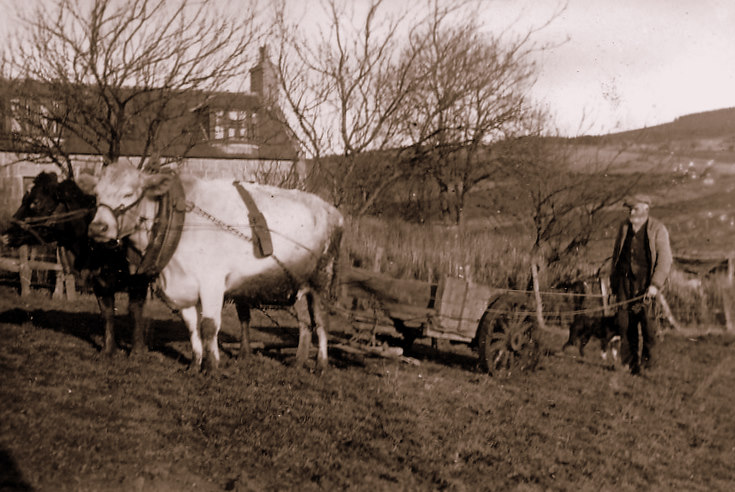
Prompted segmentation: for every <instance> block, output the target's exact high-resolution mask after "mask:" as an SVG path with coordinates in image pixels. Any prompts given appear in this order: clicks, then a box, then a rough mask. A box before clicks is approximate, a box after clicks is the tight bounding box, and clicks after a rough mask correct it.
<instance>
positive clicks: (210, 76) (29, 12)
mask: <svg viewBox="0 0 735 492" xmlns="http://www.w3.org/2000/svg"><path fill="white" fill-rule="evenodd" d="M257 15H258V10H257V8H256V5H255V4H254V3H248V4H243V2H237V3H232V4H229V5H228V4H227V3H226V2H220V1H218V0H177V1H169V0H53V3H52V4H49V2H36V3H35V7H32V8H29V9H21V10H20V11H19V14H18V16H19V18H20V27H19V29H18V32H17V33H14V36H13V38H12V41H11V42H10V44H9V45H8V47H7V49H6V52H5V55H4V58H5V67H6V71H7V72H8V73H7V74H6V76H7V78H8V85H7V86H6V88H5V90H6V91H7V92H8V94H9V95H10V96H11V97H10V99H11V101H12V106H13V107H12V108H11V110H12V111H11V114H12V116H13V118H14V120H15V122H16V123H15V124H16V125H17V128H16V129H15V130H17V131H14V132H13V133H14V135H15V137H16V138H17V139H18V142H16V143H17V145H19V146H20V148H21V149H23V150H24V151H26V152H27V153H28V154H29V156H35V158H36V159H39V160H43V161H46V162H54V163H56V164H57V165H59V166H60V167H61V168H62V170H63V171H65V172H66V173H67V174H68V175H70V176H71V175H72V174H73V170H72V166H71V158H70V156H69V155H68V148H69V146H68V145H66V144H68V143H69V142H71V141H76V142H77V143H81V145H82V146H83V147H84V148H85V150H88V151H89V152H92V153H96V154H99V155H101V156H103V158H104V160H105V162H108V163H109V162H114V161H116V160H117V159H118V158H119V157H120V156H121V155H122V154H123V152H124V147H125V146H126V144H128V145H129V144H131V142H140V145H139V146H138V148H136V149H135V153H136V154H137V155H140V156H141V161H140V165H141V166H143V165H144V164H145V163H147V162H149V161H151V160H152V161H155V160H156V159H158V158H159V157H160V156H161V155H164V154H168V155H176V154H179V155H180V154H181V153H183V152H185V151H186V149H188V148H189V147H190V146H191V145H192V142H193V141H194V140H195V139H196V138H197V137H198V136H196V135H193V134H192V133H191V132H189V131H188V130H187V129H191V127H192V126H193V125H195V124H196V122H197V117H198V109H199V108H200V107H201V105H202V104H205V103H206V98H207V93H208V92H210V91H213V90H222V89H224V88H228V87H233V84H236V83H237V82H240V81H241V80H243V81H244V79H245V78H246V75H247V67H248V64H247V63H246V61H247V59H248V56H250V55H251V54H252V52H253V51H254V47H255V45H256V44H257V43H258V42H259V36H260V35H261V34H262V33H261V32H260V31H261V28H260V25H259V24H258V22H256V16H257ZM235 88H236V87H235ZM182 95H185V97H182Z"/></svg>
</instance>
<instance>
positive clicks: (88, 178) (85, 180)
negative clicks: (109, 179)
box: [75, 173, 98, 195]
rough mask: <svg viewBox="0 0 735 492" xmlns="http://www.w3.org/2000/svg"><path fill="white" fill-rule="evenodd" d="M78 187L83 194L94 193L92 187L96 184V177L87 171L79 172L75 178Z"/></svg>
mask: <svg viewBox="0 0 735 492" xmlns="http://www.w3.org/2000/svg"><path fill="white" fill-rule="evenodd" d="M75 181H76V183H77V186H79V189H80V190H82V193H84V194H85V195H94V187H95V186H97V181H98V179H97V178H96V177H95V176H92V175H91V174H88V173H81V174H80V175H79V176H77V179H76V180H75Z"/></svg>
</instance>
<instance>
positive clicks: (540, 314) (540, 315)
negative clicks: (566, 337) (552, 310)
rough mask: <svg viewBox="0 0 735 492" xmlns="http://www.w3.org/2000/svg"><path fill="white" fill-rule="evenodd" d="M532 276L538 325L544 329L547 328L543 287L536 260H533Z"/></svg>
mask: <svg viewBox="0 0 735 492" xmlns="http://www.w3.org/2000/svg"><path fill="white" fill-rule="evenodd" d="M531 276H532V277H533V294H534V296H535V297H536V320H537V321H538V326H539V328H541V329H542V330H545V329H546V322H545V321H544V306H543V304H542V303H541V287H540V286H539V280H538V265H537V264H536V261H535V260H534V261H533V262H531Z"/></svg>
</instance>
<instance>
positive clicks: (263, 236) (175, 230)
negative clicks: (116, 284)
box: [129, 174, 273, 276]
mask: <svg viewBox="0 0 735 492" xmlns="http://www.w3.org/2000/svg"><path fill="white" fill-rule="evenodd" d="M232 184H233V185H234V186H235V189H236V190H237V192H238V194H239V195H240V198H242V201H243V202H244V203H245V206H246V207H247V209H248V221H249V223H250V228H251V230H252V235H253V236H252V240H253V243H254V245H255V254H256V256H257V257H259V258H265V257H267V256H271V255H272V254H273V242H272V241H271V233H270V229H268V223H267V222H266V220H265V217H264V216H263V214H262V213H261V212H260V210H259V209H258V206H257V205H256V204H255V200H253V197H252V196H251V195H250V193H248V191H247V190H246V189H245V188H243V186H242V185H241V184H240V182H239V181H234V182H233V183H232ZM189 206H190V204H189V203H187V201H186V195H185V193H184V188H183V186H182V184H181V179H180V178H179V176H178V175H176V174H174V175H173V179H172V184H171V187H170V188H169V191H168V193H166V194H165V195H163V197H162V198H161V202H160V204H159V207H158V213H157V214H156V218H155V221H154V223H153V229H152V231H151V236H152V238H151V243H150V244H149V245H148V247H147V248H146V250H145V253H144V254H143V257H142V259H140V261H139V265H138V267H137V269H136V273H137V274H142V275H151V276H155V275H158V274H159V273H160V272H161V270H163V268H164V267H165V266H166V265H167V264H168V262H169V261H170V260H171V258H172V257H173V255H174V252H175V251H176V247H177V246H178V244H179V240H180V239H181V233H182V231H183V228H184V218H185V217H186V212H187V211H188V210H189V209H190V207H189ZM129 260H130V261H132V262H133V264H135V263H138V261H135V260H136V258H129Z"/></svg>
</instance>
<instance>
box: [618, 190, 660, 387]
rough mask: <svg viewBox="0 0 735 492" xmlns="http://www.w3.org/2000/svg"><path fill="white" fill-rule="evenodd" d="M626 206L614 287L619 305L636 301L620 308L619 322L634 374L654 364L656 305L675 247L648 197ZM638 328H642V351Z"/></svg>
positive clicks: (633, 201)
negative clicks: (656, 216) (672, 250)
mask: <svg viewBox="0 0 735 492" xmlns="http://www.w3.org/2000/svg"><path fill="white" fill-rule="evenodd" d="M624 205H625V207H626V208H628V210H629V215H628V219H627V220H625V221H623V223H622V224H621V225H620V229H619V230H618V235H617V238H616V239H615V248H614V250H613V256H612V271H611V275H610V287H611V289H612V292H613V294H615V296H616V297H617V301H618V302H625V301H628V300H631V299H635V300H633V301H631V302H630V303H627V304H625V305H624V306H622V307H620V308H619V309H618V314H617V319H618V326H619V328H620V331H621V333H622V334H624V336H626V338H627V340H628V347H629V349H630V371H631V373H632V374H640V372H641V369H642V368H649V367H651V364H652V356H653V354H652V350H653V345H654V344H655V343H656V325H655V319H654V314H653V313H654V310H653V302H654V300H655V299H656V295H657V294H658V292H659V291H660V290H661V289H662V288H663V286H664V283H665V282H666V279H667V278H668V277H669V271H670V270H671V263H672V256H671V245H670V244H669V232H668V231H667V230H666V227H665V226H664V225H663V224H662V223H661V222H659V221H658V220H656V219H654V218H653V217H649V215H648V213H649V209H650V207H651V199H650V198H649V197H648V196H646V195H636V196H634V197H632V198H631V199H629V200H626V201H625V203H624ZM636 298H639V299H636ZM638 325H640V327H641V338H642V347H641V350H639V346H640V345H641V344H640V343H639V342H640V341H639V339H638ZM639 352H640V356H639Z"/></svg>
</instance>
